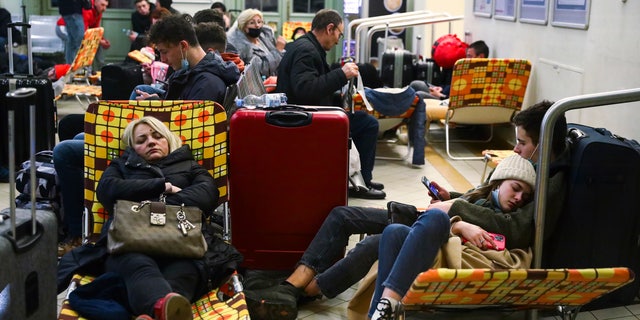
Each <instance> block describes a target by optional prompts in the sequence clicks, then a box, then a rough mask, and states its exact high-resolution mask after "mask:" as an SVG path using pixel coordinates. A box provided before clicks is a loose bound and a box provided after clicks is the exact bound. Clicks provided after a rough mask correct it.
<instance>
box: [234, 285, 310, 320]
mask: <svg viewBox="0 0 640 320" xmlns="http://www.w3.org/2000/svg"><path fill="white" fill-rule="evenodd" d="M244 293H245V297H246V299H247V307H248V308H249V314H250V315H251V319H255V320H289V319H295V318H296V317H297V316H298V298H299V297H300V296H301V295H302V293H303V290H302V289H298V288H296V287H294V286H293V285H291V284H289V283H287V282H285V283H282V284H279V285H277V286H274V287H270V288H265V289H258V290H245V291H244Z"/></svg>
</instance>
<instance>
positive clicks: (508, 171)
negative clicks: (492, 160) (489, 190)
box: [489, 154, 536, 189]
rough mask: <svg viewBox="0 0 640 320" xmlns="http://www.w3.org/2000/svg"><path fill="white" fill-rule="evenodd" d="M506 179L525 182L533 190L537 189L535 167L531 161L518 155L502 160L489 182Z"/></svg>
mask: <svg viewBox="0 0 640 320" xmlns="http://www.w3.org/2000/svg"><path fill="white" fill-rule="evenodd" d="M506 179H514V180H520V181H524V182H526V183H527V184H529V185H530V186H531V188H532V189H535V187H536V171H535V169H534V168H533V165H532V164H531V162H529V160H527V159H525V158H523V157H521V156H519V155H517V154H516V155H512V156H509V157H507V158H504V159H502V161H500V163H499V164H498V166H497V167H496V170H495V171H493V174H492V175H491V179H489V181H490V182H491V181H495V180H506Z"/></svg>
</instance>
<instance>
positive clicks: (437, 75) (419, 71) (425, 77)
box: [415, 59, 442, 86]
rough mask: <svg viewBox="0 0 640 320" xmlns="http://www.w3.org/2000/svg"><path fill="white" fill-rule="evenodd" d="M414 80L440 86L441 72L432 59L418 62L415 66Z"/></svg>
mask: <svg viewBox="0 0 640 320" xmlns="http://www.w3.org/2000/svg"><path fill="white" fill-rule="evenodd" d="M415 73H416V76H415V80H422V81H424V82H428V83H430V84H432V85H434V86H441V85H442V71H441V70H440V66H438V64H437V63H436V61H435V60H433V59H425V60H422V59H420V60H418V61H417V62H416V65H415Z"/></svg>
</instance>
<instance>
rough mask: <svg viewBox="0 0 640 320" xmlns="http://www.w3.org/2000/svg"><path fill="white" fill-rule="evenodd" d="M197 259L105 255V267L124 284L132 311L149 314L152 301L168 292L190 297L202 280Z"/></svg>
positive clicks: (136, 254)
mask: <svg viewBox="0 0 640 320" xmlns="http://www.w3.org/2000/svg"><path fill="white" fill-rule="evenodd" d="M198 264H202V261H201V260H192V259H177V258H155V259H154V258H152V257H149V256H147V255H144V254H141V253H125V254H119V255H109V257H108V258H107V261H106V263H105V271H107V272H115V273H118V274H119V275H120V276H121V277H122V279H123V280H124V283H125V286H126V288H127V300H128V301H129V306H130V307H131V311H132V312H133V314H134V315H141V314H153V305H154V304H155V303H156V301H158V299H160V298H162V297H164V296H165V295H167V293H170V292H176V293H179V294H181V295H182V296H184V297H185V298H187V299H188V300H189V301H193V300H194V298H196V297H199V294H200V293H203V288H204V283H205V282H206V281H205V280H204V278H203V276H202V274H201V272H200V271H199V270H200V268H198Z"/></svg>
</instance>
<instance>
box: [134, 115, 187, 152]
mask: <svg viewBox="0 0 640 320" xmlns="http://www.w3.org/2000/svg"><path fill="white" fill-rule="evenodd" d="M139 124H146V125H148V126H149V127H151V128H152V129H153V130H155V131H156V132H158V133H160V135H162V136H163V137H164V138H165V139H167V142H168V143H169V153H171V152H174V151H176V150H177V149H178V148H180V147H181V146H182V139H180V137H179V136H178V135H177V134H175V133H173V132H171V130H169V128H168V127H167V126H166V125H165V124H164V123H162V121H160V120H158V119H157V118H155V117H151V116H146V117H142V118H140V119H138V120H133V121H131V123H129V124H128V125H127V127H126V128H125V129H124V133H122V142H123V143H124V144H125V146H127V147H132V148H133V146H134V141H133V140H134V138H135V137H134V136H133V130H135V128H136V127H137V126H138V125H139Z"/></svg>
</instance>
